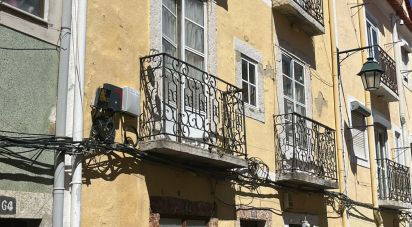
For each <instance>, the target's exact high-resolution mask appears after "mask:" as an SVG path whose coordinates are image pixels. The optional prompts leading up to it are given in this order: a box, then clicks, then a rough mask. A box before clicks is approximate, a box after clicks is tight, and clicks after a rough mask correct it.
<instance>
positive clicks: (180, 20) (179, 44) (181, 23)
mask: <svg viewBox="0 0 412 227" xmlns="http://www.w3.org/2000/svg"><path fill="white" fill-rule="evenodd" d="M185 1H186V0H176V2H177V4H178V6H179V5H180V7H176V13H177V14H176V15H175V16H176V25H177V28H176V35H177V39H178V40H176V43H173V41H171V40H170V39H169V38H168V37H167V36H163V32H162V26H163V24H161V25H160V30H161V39H163V38H165V39H166V40H167V41H168V42H169V43H170V44H172V45H173V46H174V47H175V48H176V51H177V58H179V59H180V60H182V61H186V54H185V53H186V51H189V52H191V53H193V54H195V55H198V56H200V57H202V58H203V59H204V61H203V67H202V70H203V71H205V72H207V65H208V63H207V54H206V53H207V43H208V35H207V33H208V31H207V21H208V20H207V15H208V13H207V3H206V2H205V1H201V0H198V1H200V2H202V4H203V26H202V25H200V24H198V23H196V22H194V21H192V20H190V19H189V18H187V17H185V15H186V12H185V10H186V7H185ZM160 4H161V6H162V9H161V12H162V10H163V1H162V0H160ZM165 8H167V7H165ZM179 8H180V12H179ZM170 13H172V12H170ZM162 16H163V13H161V17H162ZM185 20H188V21H190V22H191V23H193V24H196V25H197V26H199V27H201V28H203V50H204V53H201V52H200V51H197V50H195V49H193V48H191V47H189V46H187V45H186V43H185V42H186V26H185ZM160 21H161V22H162V21H163V20H162V18H161V19H160ZM179 28H180V31H179ZM179 36H180V40H179ZM160 43H162V40H160ZM161 46H162V44H161Z"/></svg>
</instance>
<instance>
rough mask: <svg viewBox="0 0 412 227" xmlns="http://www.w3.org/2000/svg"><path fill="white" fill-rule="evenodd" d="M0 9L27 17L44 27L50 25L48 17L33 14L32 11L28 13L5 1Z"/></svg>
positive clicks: (1, 3)
mask: <svg viewBox="0 0 412 227" xmlns="http://www.w3.org/2000/svg"><path fill="white" fill-rule="evenodd" d="M0 11H6V12H8V13H10V14H13V15H15V16H17V17H21V18H22V19H26V20H28V21H30V22H32V23H35V24H38V25H42V26H44V27H48V25H49V22H48V20H47V19H44V18H41V17H38V16H36V15H33V14H31V13H28V12H26V11H24V10H21V9H19V8H16V7H14V6H11V5H9V4H7V3H4V2H0Z"/></svg>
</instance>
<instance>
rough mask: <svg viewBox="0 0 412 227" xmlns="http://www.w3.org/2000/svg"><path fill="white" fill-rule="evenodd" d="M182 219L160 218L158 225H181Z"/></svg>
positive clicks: (178, 226) (167, 226)
mask: <svg viewBox="0 0 412 227" xmlns="http://www.w3.org/2000/svg"><path fill="white" fill-rule="evenodd" d="M181 226H182V221H181V220H180V219H170V218H161V219H160V227H181Z"/></svg>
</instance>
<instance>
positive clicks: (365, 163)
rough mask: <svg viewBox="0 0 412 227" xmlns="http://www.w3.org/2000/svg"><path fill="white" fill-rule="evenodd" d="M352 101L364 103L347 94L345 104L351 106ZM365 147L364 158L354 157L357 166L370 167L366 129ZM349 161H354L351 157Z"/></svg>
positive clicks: (350, 121)
mask: <svg viewBox="0 0 412 227" xmlns="http://www.w3.org/2000/svg"><path fill="white" fill-rule="evenodd" d="M353 101H357V102H359V103H360V104H362V105H365V104H364V103H363V102H361V101H360V100H358V99H356V98H355V97H352V96H349V97H348V103H347V106H351V102H353ZM350 113H351V114H349V116H348V120H349V123H350V124H349V125H350V127H352V111H351V110H350ZM366 124H367V123H366V118H365V125H366ZM365 149H366V159H361V158H358V157H356V163H357V164H358V165H359V166H363V167H365V168H370V158H369V144H368V130H365ZM351 161H352V162H353V161H355V160H352V159H351Z"/></svg>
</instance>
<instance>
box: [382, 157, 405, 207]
mask: <svg viewBox="0 0 412 227" xmlns="http://www.w3.org/2000/svg"><path fill="white" fill-rule="evenodd" d="M376 161H377V164H378V181H379V186H378V192H379V199H381V200H392V201H398V202H408V203H410V202H411V184H410V177H409V167H407V166H404V165H401V164H399V163H396V162H394V161H391V160H389V159H377V160H376Z"/></svg>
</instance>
